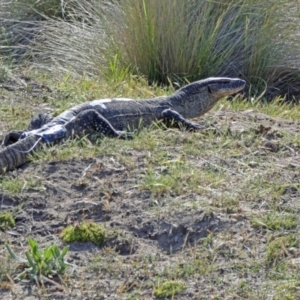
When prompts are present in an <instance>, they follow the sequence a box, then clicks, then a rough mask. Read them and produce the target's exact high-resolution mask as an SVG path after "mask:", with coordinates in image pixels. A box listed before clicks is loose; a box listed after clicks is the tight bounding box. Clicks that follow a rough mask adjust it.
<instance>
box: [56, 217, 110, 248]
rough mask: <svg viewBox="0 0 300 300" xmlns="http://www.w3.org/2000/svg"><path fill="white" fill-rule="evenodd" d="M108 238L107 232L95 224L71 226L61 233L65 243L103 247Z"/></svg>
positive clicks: (87, 223)
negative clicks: (90, 244) (106, 237)
mask: <svg viewBox="0 0 300 300" xmlns="http://www.w3.org/2000/svg"><path fill="white" fill-rule="evenodd" d="M105 236H106V230H105V228H103V227H102V226H101V225H99V224H97V223H95V222H86V223H81V224H78V225H76V226H73V225H70V226H68V227H66V228H65V229H64V230H63V231H62V232H61V237H62V239H63V240H64V241H65V242H68V243H70V242H75V241H78V242H92V243H94V244H95V245H101V244H102V243H103V242H104V240H105Z"/></svg>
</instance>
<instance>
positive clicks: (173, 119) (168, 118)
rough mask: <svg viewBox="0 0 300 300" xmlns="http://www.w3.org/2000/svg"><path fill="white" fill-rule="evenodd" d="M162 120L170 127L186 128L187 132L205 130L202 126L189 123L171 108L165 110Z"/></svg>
mask: <svg viewBox="0 0 300 300" xmlns="http://www.w3.org/2000/svg"><path fill="white" fill-rule="evenodd" d="M162 120H163V122H164V123H165V124H166V125H167V126H168V127H179V128H185V129H186V130H190V131H196V130H202V129H204V128H205V127H204V126H202V125H200V124H196V123H192V122H190V121H188V120H187V119H185V118H184V117H183V116H182V115H181V114H180V113H178V112H177V111H175V110H172V109H170V108H169V109H165V110H164V111H163V112H162Z"/></svg>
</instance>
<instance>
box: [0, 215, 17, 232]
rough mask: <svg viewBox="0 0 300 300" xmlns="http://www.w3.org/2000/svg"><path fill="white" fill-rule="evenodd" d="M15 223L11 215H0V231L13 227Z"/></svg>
mask: <svg viewBox="0 0 300 300" xmlns="http://www.w3.org/2000/svg"><path fill="white" fill-rule="evenodd" d="M15 225H16V222H15V220H14V218H13V216H12V214H11V213H8V212H5V213H1V214H0V229H4V230H5V229H7V228H8V227H15Z"/></svg>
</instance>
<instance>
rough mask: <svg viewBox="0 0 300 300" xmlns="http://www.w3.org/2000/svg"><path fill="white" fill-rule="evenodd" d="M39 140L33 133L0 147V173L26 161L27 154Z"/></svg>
mask: <svg viewBox="0 0 300 300" xmlns="http://www.w3.org/2000/svg"><path fill="white" fill-rule="evenodd" d="M39 141H40V137H38V136H34V135H33V136H29V137H26V138H25V139H22V140H19V141H18V142H16V143H14V144H12V145H9V146H7V147H5V148H3V149H0V174H2V173H5V172H6V171H9V170H12V169H14V168H17V167H19V166H21V165H23V164H25V163H26V162H28V160H29V158H28V156H29V154H30V153H31V152H32V151H33V150H34V149H35V148H36V145H37V144H38V142H39Z"/></svg>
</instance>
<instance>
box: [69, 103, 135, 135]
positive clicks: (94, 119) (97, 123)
mask: <svg viewBox="0 0 300 300" xmlns="http://www.w3.org/2000/svg"><path fill="white" fill-rule="evenodd" d="M65 127H66V129H67V130H68V132H69V133H70V134H71V135H72V136H76V135H77V136H82V135H86V134H91V133H95V132H99V133H101V134H103V135H104V136H108V137H118V138H131V137H132V136H133V133H131V132H126V131H118V130H116V129H115V128H114V127H113V126H112V125H111V124H110V122H109V121H108V120H107V119H106V118H104V117H103V116H102V115H101V114H99V113H98V112H97V111H96V110H94V109H87V110H85V111H83V112H81V113H79V114H78V115H77V116H76V117H74V118H72V119H71V120H70V121H69V122H68V123H66V124H65Z"/></svg>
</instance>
